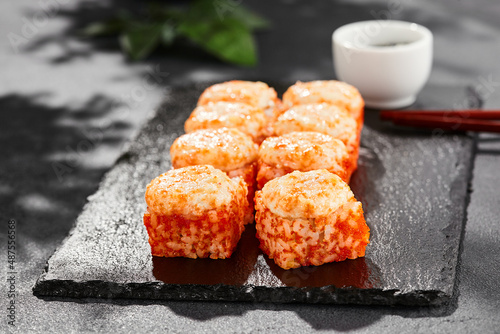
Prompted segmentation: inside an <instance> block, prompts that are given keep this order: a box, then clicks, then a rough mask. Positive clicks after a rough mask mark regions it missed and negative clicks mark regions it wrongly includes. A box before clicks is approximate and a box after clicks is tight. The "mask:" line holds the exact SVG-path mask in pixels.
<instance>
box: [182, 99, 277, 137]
mask: <svg viewBox="0 0 500 334" xmlns="http://www.w3.org/2000/svg"><path fill="white" fill-rule="evenodd" d="M223 127H226V128H236V129H238V130H240V131H241V132H244V133H246V134H247V135H249V136H250V137H252V139H253V140H254V141H255V142H256V143H258V144H260V143H261V142H262V141H263V140H264V139H265V138H266V137H267V136H268V130H267V127H268V119H267V117H266V115H265V114H264V112H263V111H262V109H260V108H259V107H254V106H251V105H248V104H244V103H239V102H209V103H207V104H205V105H202V106H198V107H196V108H195V109H194V110H193V112H192V113H191V115H190V116H189V118H188V119H187V120H186V122H185V123H184V131H186V132H193V131H196V130H201V129H219V128H223Z"/></svg>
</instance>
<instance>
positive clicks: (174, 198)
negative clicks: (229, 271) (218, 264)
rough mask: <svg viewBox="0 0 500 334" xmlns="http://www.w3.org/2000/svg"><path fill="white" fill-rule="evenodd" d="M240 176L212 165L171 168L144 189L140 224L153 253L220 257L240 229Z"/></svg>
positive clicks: (243, 206) (243, 200)
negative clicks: (226, 172)
mask: <svg viewBox="0 0 500 334" xmlns="http://www.w3.org/2000/svg"><path fill="white" fill-rule="evenodd" d="M246 195H247V194H246V186H245V184H244V182H243V180H242V179H240V178H238V179H230V178H229V177H228V176H227V175H226V174H225V173H224V172H222V171H220V170H218V169H215V168H214V167H212V166H207V165H203V166H190V167H184V168H179V169H172V170H170V171H168V172H167V173H165V174H162V175H160V176H158V177H157V178H155V179H154V180H152V181H151V183H150V184H149V185H148V186H147V189H146V196H145V197H146V203H147V206H148V208H147V212H146V213H145V214H144V225H145V226H146V229H147V232H148V235H149V244H150V245H151V253H152V255H154V256H164V257H189V258H198V257H200V258H207V257H210V258H212V259H225V258H228V257H230V256H231V254H232V253H233V250H234V248H235V247H236V245H237V243H238V241H239V240H240V237H241V233H242V232H243V229H244V224H243V223H244V218H245V209H246V207H247V205H248V203H247V198H246Z"/></svg>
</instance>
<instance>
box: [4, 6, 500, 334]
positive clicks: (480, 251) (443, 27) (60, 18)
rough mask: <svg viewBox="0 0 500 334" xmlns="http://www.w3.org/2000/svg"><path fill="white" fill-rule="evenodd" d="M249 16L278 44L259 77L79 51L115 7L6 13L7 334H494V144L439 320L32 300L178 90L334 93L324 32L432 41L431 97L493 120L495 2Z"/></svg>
mask: <svg viewBox="0 0 500 334" xmlns="http://www.w3.org/2000/svg"><path fill="white" fill-rule="evenodd" d="M62 2H63V1H60V3H62ZM64 2H65V1H64ZM47 3H48V2H47ZM245 3H246V4H247V5H248V6H250V7H252V8H255V9H256V10H258V11H259V12H260V13H262V14H264V15H265V16H266V17H268V18H269V19H271V21H272V22H273V28H272V30H269V31H268V32H263V33H260V34H259V35H258V46H259V49H260V63H259V65H258V66H257V67H255V68H252V69H247V68H237V67H233V66H229V65H225V64H222V63H219V62H217V61H216V60H214V59H212V58H209V57H206V56H204V55H202V54H200V53H197V52H191V53H189V54H187V55H186V54H178V55H166V54H164V55H159V56H155V57H152V58H150V59H148V60H147V61H144V62H141V63H128V62H127V61H125V60H124V58H123V57H122V55H121V54H120V53H119V52H118V51H117V50H116V49H115V48H113V47H112V45H110V44H112V43H111V42H110V41H105V42H95V41H85V40H81V39H78V38H77V37H76V36H75V34H74V32H75V29H76V28H77V27H79V26H81V24H83V23H84V22H88V21H89V20H92V19H94V18H96V17H102V16H104V15H106V14H107V13H109V12H110V9H109V8H110V6H112V5H113V6H117V4H118V2H114V1H106V2H97V1H96V2H91V1H80V2H77V3H76V4H69V3H68V4H64V5H60V4H59V3H58V2H52V5H51V6H50V7H49V8H48V11H49V12H48V15H45V16H44V15H43V13H46V12H45V11H46V9H44V6H43V5H40V3H38V2H31V1H27V0H25V1H17V2H15V3H13V2H6V1H5V2H2V3H1V4H0V31H1V34H0V36H2V37H1V42H0V50H1V53H0V60H1V66H0V149H1V153H2V155H1V156H2V159H0V218H1V221H2V224H3V227H2V229H1V230H0V231H1V235H0V237H1V239H0V245H1V248H2V249H3V250H2V252H1V257H0V259H1V264H0V268H1V272H2V281H3V282H4V283H2V284H1V296H2V297H1V298H0V303H1V305H0V309H1V310H2V311H1V312H0V314H1V315H2V320H1V322H0V329H1V331H2V332H3V331H4V330H7V331H13V332H15V331H17V332H20V333H25V332H35V333H38V332H42V333H44V332H52V333H67V332H130V333H136V332H156V331H160V330H161V331H168V332H194V333H198V332H206V333H211V332H215V331H219V332H237V333H240V332H261V331H271V332H283V333H284V332H293V333H296V332H299V333H300V332H304V333H305V332H312V331H330V332H356V333H404V332H408V333H414V332H425V333H428V332H433V333H451V332H455V333H461V332H464V333H470V332H478V333H495V332H498V331H499V328H500V311H499V309H500V291H499V289H498V286H499V283H498V281H499V278H500V268H499V267H500V266H499V264H498V261H497V256H498V255H499V254H500V240H499V239H500V233H499V232H500V224H499V222H498V220H499V219H498V217H499V216H500V177H499V176H498V175H499V171H500V155H499V154H500V136H498V135H491V134H481V135H480V137H479V141H478V150H477V156H476V159H475V167H474V172H473V181H472V193H471V199H470V205H469V207H468V210H467V215H468V221H467V223H466V232H465V235H464V240H463V244H462V250H463V251H462V253H461V256H460V265H459V271H458V282H457V283H458V284H457V288H456V292H457V293H456V298H455V299H454V301H453V302H452V303H450V304H449V305H446V306H441V307H437V308H411V309H408V308H385V307H359V306H332V305H324V306H318V305H302V304H291V305H280V304H253V303H215V302H213V303H209V302H160V303H158V302H137V301H128V300H56V299H52V300H51V299H45V300H42V299H39V298H37V297H35V296H33V293H32V287H33V285H34V283H35V281H36V279H37V278H38V276H39V275H40V273H41V272H42V271H43V268H44V266H45V262H46V260H47V259H48V258H49V257H50V255H51V254H52V253H53V251H54V249H55V248H56V247H58V246H59V245H60V244H61V242H62V240H63V239H64V238H65V237H66V236H67V235H68V233H69V231H70V229H71V228H72V226H73V223H74V220H75V218H76V217H77V215H78V213H79V212H80V211H81V209H82V207H83V205H84V204H85V202H86V198H87V196H89V195H91V194H92V193H93V192H94V191H95V190H96V188H97V185H98V183H99V181H100V179H101V177H102V176H103V173H105V172H106V171H107V170H109V168H110V167H111V166H112V165H113V162H114V161H115V159H116V158H117V157H118V155H119V153H120V151H121V150H122V148H123V145H124V144H125V143H126V141H127V140H128V139H130V138H131V137H132V136H133V134H134V133H135V131H137V129H138V128H139V127H140V126H141V125H142V124H143V123H144V122H145V120H146V119H147V117H149V116H150V115H151V113H152V111H153V110H154V109H155V108H156V107H157V105H158V103H159V102H160V101H161V98H162V96H163V95H164V94H165V93H166V92H168V89H169V87H171V86H173V85H178V84H187V83H191V82H198V81H207V80H221V81H222V80H226V79H231V78H239V77H253V78H256V79H263V80H270V81H279V80H287V81H288V80H313V79H331V78H334V77H335V74H334V72H333V69H332V58H331V50H330V36H331V32H332V31H333V30H334V29H335V28H336V27H338V26H340V25H342V24H344V23H348V22H351V21H357V20H363V19H373V18H376V17H387V15H390V16H391V18H394V19H403V20H411V21H415V22H418V23H421V24H424V25H426V26H427V27H429V28H430V29H431V30H432V31H433V33H434V35H435V55H434V67H433V71H432V74H431V78H430V81H429V84H430V85H445V86H453V85H460V86H464V85H470V86H475V87H476V89H477V90H478V91H479V92H480V94H481V98H482V99H484V100H485V101H486V103H485V105H484V107H485V108H499V107H500V92H499V87H500V62H499V61H498V54H500V23H499V22H500V5H499V4H498V3H497V2H495V1H485V0H480V1H473V0H462V1H437V2H432V1H410V0H408V1H392V2H385V1H335V2H334V1H328V2H326V1H322V2H319V1H317V2H313V3H310V2H307V1H291V0H289V1H273V2H271V1H269V2H266V1H254V2H251V3H250V2H248V3H247V2H245ZM120 4H122V3H120ZM395 4H396V5H397V6H396V7H395ZM122 5H123V4H122ZM132 5H134V4H132ZM391 8H392V9H393V10H392V12H391V11H390V9H391ZM394 8H397V10H394ZM16 36H17V37H16ZM468 102H470V101H464V105H465V104H467V103H468ZM457 107H460V106H458V105H457ZM10 219H13V220H15V222H16V245H17V249H16V256H17V263H16V264H15V266H16V267H15V272H16V274H15V275H14V276H15V289H16V293H17V295H16V298H15V302H16V304H15V305H16V312H15V316H16V318H15V319H16V320H15V324H16V327H12V326H10V325H8V324H7V320H8V318H7V315H8V310H7V307H8V306H9V304H8V303H9V301H10V300H11V299H9V298H6V296H7V291H8V289H9V287H10V285H8V284H7V283H6V274H5V273H7V272H8V270H9V268H8V263H7V255H8V254H7V230H8V229H7V222H8V221H9V220H10Z"/></svg>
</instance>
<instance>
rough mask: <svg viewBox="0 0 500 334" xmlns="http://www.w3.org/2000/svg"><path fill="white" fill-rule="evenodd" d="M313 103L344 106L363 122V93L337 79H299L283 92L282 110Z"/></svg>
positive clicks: (358, 120)
mask: <svg viewBox="0 0 500 334" xmlns="http://www.w3.org/2000/svg"><path fill="white" fill-rule="evenodd" d="M313 103H328V104H332V105H335V106H337V107H339V108H343V109H345V110H347V111H348V112H349V113H350V114H351V115H352V116H353V117H354V118H355V119H356V121H357V122H358V123H360V124H362V123H363V118H364V107H365V102H364V100H363V98H362V97H361V94H360V93H359V91H358V90H357V89H356V87H354V86H351V85H349V84H347V83H345V82H342V81H336V80H316V81H309V82H301V81H297V82H296V83H295V84H294V85H292V86H290V87H289V88H288V89H287V91H286V92H285V93H284V94H283V107H282V109H281V110H282V111H284V110H287V109H289V108H291V107H293V106H296V105H300V104H313ZM278 113H279V111H278Z"/></svg>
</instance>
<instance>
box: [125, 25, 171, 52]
mask: <svg viewBox="0 0 500 334" xmlns="http://www.w3.org/2000/svg"><path fill="white" fill-rule="evenodd" d="M162 27H163V26H162V25H161V24H150V25H133V26H131V27H129V28H128V29H127V31H125V32H124V33H123V34H122V35H121V36H120V44H121V46H122V49H123V50H124V51H125V52H126V53H127V54H128V55H129V56H130V57H131V58H132V59H134V60H138V59H143V58H145V57H147V56H148V55H149V54H150V53H151V52H152V51H153V50H154V49H155V48H156V47H157V46H158V44H159V42H160V39H161V35H162Z"/></svg>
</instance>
